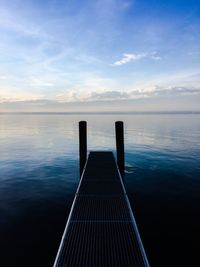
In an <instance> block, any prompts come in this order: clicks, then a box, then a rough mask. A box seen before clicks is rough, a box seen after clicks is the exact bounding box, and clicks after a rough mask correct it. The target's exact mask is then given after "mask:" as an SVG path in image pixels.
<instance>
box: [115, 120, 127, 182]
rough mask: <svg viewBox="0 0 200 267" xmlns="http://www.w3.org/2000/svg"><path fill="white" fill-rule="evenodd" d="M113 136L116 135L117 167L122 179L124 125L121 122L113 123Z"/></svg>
mask: <svg viewBox="0 0 200 267" xmlns="http://www.w3.org/2000/svg"><path fill="white" fill-rule="evenodd" d="M115 135H116V152H117V165H118V168H119V171H120V174H121V176H122V179H124V165H125V163H124V123H123V121H116V122H115Z"/></svg>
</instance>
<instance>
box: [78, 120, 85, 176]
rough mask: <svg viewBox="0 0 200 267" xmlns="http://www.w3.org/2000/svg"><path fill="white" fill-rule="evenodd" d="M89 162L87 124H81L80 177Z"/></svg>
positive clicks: (82, 122) (83, 122)
mask: <svg viewBox="0 0 200 267" xmlns="http://www.w3.org/2000/svg"><path fill="white" fill-rule="evenodd" d="M86 160H87V122H86V121H80V122H79V161H80V177H81V175H82V172H83V169H84V166H85V163H86Z"/></svg>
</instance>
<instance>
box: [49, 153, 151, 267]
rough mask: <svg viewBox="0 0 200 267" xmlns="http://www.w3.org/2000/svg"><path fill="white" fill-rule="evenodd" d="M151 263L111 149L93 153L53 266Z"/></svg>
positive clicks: (139, 266)
mask: <svg viewBox="0 0 200 267" xmlns="http://www.w3.org/2000/svg"><path fill="white" fill-rule="evenodd" d="M72 266H73V267H74V266H77V267H111V266H113V267H118V266H119V267H129V266H131V267H134V266H136V267H142V266H149V263H148V260H147V257H146V254H145V251H144V248H143V244H142V241H141V238H140V235H139V232H138V228H137V225H136V222H135V219H134V216H133V213H132V210H131V206H130V203H129V200H128V197H127V194H126V191H125V188H124V185H123V181H122V177H121V174H120V171H119V169H118V166H117V164H116V161H115V159H114V156H113V153H112V152H90V154H89V157H88V159H87V162H86V164H85V167H84V169H83V171H82V176H81V180H80V183H79V186H78V189H77V192H76V195H75V198H74V201H73V204H72V208H71V212H70V215H69V218H68V221H67V224H66V227H65V230H64V234H63V237H62V240H61V244H60V247H59V250H58V253H57V256H56V260H55V263H54V267H72Z"/></svg>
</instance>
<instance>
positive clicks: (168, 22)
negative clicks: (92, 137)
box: [0, 0, 200, 111]
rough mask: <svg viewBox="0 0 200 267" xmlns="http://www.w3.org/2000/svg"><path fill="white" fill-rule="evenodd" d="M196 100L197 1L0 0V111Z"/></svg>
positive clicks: (154, 105)
mask: <svg viewBox="0 0 200 267" xmlns="http://www.w3.org/2000/svg"><path fill="white" fill-rule="evenodd" d="M199 101H200V1H199V0H196V1H194V0H190V1H188V0H187V1H185V0H182V1H181V0H173V1H172V0H168V1H164V0H162V1H161V0H157V1H155V0H154V1H153V0H148V1H147V0H132V1H131V0H97V1H95V0H93V1H92V0H91V1H90V0H86V1H81V0H65V1H64V0H43V1H40V0H26V1H22V0H10V1H7V0H0V111H82V110H83V111H112V110H113V111H129V110H131V111H132V110H133V111H134V110H136V111H137V110H144V111H146V110H151V111H152V110H155V111H156V110H169V111H170V110H200V108H198V106H199Z"/></svg>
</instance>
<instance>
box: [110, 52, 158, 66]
mask: <svg viewBox="0 0 200 267" xmlns="http://www.w3.org/2000/svg"><path fill="white" fill-rule="evenodd" d="M143 58H149V59H152V60H161V57H160V56H158V54H157V52H152V53H150V54H149V53H139V54H135V53H132V54H128V53H125V54H123V57H122V58H121V59H119V60H117V61H115V62H114V63H113V64H111V65H112V66H121V65H124V64H127V63H129V62H133V61H138V60H141V59H143Z"/></svg>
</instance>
